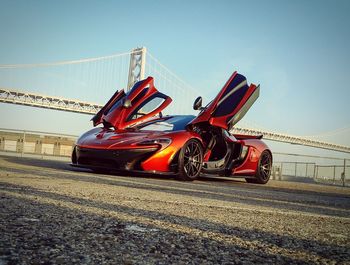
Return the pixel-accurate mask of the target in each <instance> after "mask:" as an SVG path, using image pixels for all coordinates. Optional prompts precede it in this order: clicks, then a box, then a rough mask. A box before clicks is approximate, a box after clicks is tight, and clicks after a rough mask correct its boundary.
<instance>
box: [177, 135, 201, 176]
mask: <svg viewBox="0 0 350 265" xmlns="http://www.w3.org/2000/svg"><path fill="white" fill-rule="evenodd" d="M202 163H203V147H202V145H201V143H200V142H199V141H197V140H195V139H190V140H189V141H187V142H186V143H185V144H184V146H183V147H182V148H181V150H180V153H179V162H178V173H179V174H178V178H179V179H180V180H185V181H192V180H194V179H196V178H197V177H198V176H199V174H200V172H201V170H202Z"/></svg>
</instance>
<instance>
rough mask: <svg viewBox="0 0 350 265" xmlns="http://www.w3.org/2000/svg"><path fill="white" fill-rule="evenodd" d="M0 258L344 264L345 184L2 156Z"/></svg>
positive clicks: (349, 211) (348, 193)
mask: <svg viewBox="0 0 350 265" xmlns="http://www.w3.org/2000/svg"><path fill="white" fill-rule="evenodd" d="M0 197H1V200H0V265H2V264H264V263H265V264H350V233H349V231H350V188H342V187H331V186H323V185H316V184H304V183H291V182H278V181H270V182H269V183H268V185H254V184H247V183H245V182H244V181H239V180H230V179H214V178H208V177H203V178H201V179H199V180H197V181H194V182H191V183H188V182H180V181H176V180H174V179H171V178H167V177H162V178H156V177H141V176H131V177H130V176H116V175H102V174H94V173H91V172H89V171H87V170H85V171H84V170H77V169H73V168H70V167H69V165H67V163H66V162H63V161H48V160H39V159H33V158H18V157H5V156H2V157H1V156H0Z"/></svg>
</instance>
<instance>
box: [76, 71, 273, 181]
mask: <svg viewBox="0 0 350 265" xmlns="http://www.w3.org/2000/svg"><path fill="white" fill-rule="evenodd" d="M259 90H260V88H259V86H256V85H254V84H250V85H249V84H248V83H247V80H246V78H245V77H244V76H243V75H241V74H239V73H237V72H234V73H233V74H232V75H231V77H230V78H229V80H228V81H227V82H226V84H225V85H224V86H223V88H222V89H221V91H220V92H219V94H218V95H217V96H216V97H215V98H214V99H213V100H212V101H211V102H210V103H209V104H207V105H206V106H205V107H203V106H202V98H201V97H198V98H197V99H196V100H195V102H194V104H193V108H194V109H195V110H197V111H198V112H199V114H198V115H197V116H193V115H167V116H163V115H162V111H163V110H164V109H165V108H166V107H167V106H168V105H169V104H170V103H171V102H172V99H171V98H170V97H169V96H167V95H165V94H163V93H161V92H159V91H158V90H157V89H156V88H155V86H154V80H153V78H152V77H148V78H147V79H144V80H142V81H139V82H137V83H136V84H135V85H134V86H133V87H132V88H131V89H130V90H129V91H128V92H125V91H124V90H121V91H117V92H116V93H115V94H114V95H113V96H112V97H111V99H110V100H109V101H108V102H107V103H106V105H105V106H104V107H103V108H101V110H100V111H99V112H98V113H97V114H96V115H95V116H94V117H93V118H92V121H93V125H94V127H95V128H93V129H92V130H90V131H88V132H86V133H84V134H83V135H81V136H80V137H79V139H78V140H77V142H76V145H75V147H74V149H73V153H72V165H73V166H77V167H85V168H89V169H92V170H94V171H96V172H100V171H129V172H143V173H152V174H161V175H176V176H177V177H178V178H179V179H181V180H194V179H196V178H197V177H198V176H199V175H200V174H201V173H203V174H213V175H216V176H226V177H228V176H232V177H234V176H236V177H244V178H245V179H246V181H247V182H249V183H260V184H265V183H267V182H268V180H269V178H270V172H271V166H272V153H271V151H270V149H269V148H268V146H267V145H266V144H265V143H264V142H263V141H262V140H261V138H262V136H261V135H260V136H251V135H239V134H231V133H230V131H232V129H233V126H234V125H235V124H236V123H237V122H238V121H240V120H241V119H242V117H243V116H244V115H245V114H246V112H247V111H248V110H249V108H250V107H251V106H252V104H253V103H254V102H255V101H256V99H257V98H258V97H259Z"/></svg>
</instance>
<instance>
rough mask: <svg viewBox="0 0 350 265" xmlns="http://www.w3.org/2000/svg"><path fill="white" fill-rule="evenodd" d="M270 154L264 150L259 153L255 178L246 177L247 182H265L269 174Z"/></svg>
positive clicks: (270, 165)
mask: <svg viewBox="0 0 350 265" xmlns="http://www.w3.org/2000/svg"><path fill="white" fill-rule="evenodd" d="M271 168H272V155H271V153H270V152H269V151H267V150H265V151H263V152H262V153H261V155H260V159H259V163H258V168H257V170H256V173H255V178H246V181H247V182H248V183H258V184H266V183H267V182H268V181H269V179H270V175H271Z"/></svg>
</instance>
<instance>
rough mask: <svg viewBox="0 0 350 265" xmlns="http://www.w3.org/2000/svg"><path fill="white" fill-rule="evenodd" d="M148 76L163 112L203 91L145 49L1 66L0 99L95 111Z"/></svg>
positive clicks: (269, 135)
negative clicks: (164, 100)
mask: <svg viewBox="0 0 350 265" xmlns="http://www.w3.org/2000/svg"><path fill="white" fill-rule="evenodd" d="M140 53H141V56H140ZM146 62H147V63H146ZM136 66H139V68H140V69H136V68H137V67H136ZM140 66H141V67H140ZM131 74H132V75H133V78H134V79H132V80H131V79H130V76H131ZM144 75H146V76H153V77H154V80H155V86H156V87H157V88H158V90H159V91H161V92H163V93H165V94H167V95H169V96H171V97H172V98H173V100H174V103H173V104H171V105H170V106H169V108H167V110H166V112H165V114H189V113H194V112H193V110H192V108H191V106H192V103H193V101H194V99H195V98H196V97H197V96H198V95H200V93H199V91H198V90H197V89H195V88H194V87H192V86H191V85H189V84H188V83H186V82H185V81H183V80H182V79H181V78H180V77H179V76H178V75H176V74H175V73H174V72H172V71H171V70H170V69H169V68H168V67H166V66H165V65H164V64H162V63H161V62H160V61H159V60H158V59H157V58H156V57H154V56H153V55H152V54H151V53H149V52H148V53H146V49H145V48H137V49H133V50H132V51H130V52H123V53H116V54H112V55H109V56H102V57H95V58H87V59H79V60H71V61H58V62H51V63H34V64H7V65H0V102H6V103H13V104H22V105H29V106H35V107H41V108H51V109H57V110H64V111H73V112H79V113H87V114H93V113H96V111H97V110H98V109H99V108H101V105H102V104H103V103H104V102H106V101H107V100H108V99H109V97H110V96H111V95H112V94H113V93H114V92H115V91H116V90H120V89H122V88H125V89H128V88H129V86H130V84H133V82H135V81H137V80H139V79H142V78H144V77H145V76H144ZM130 81H132V82H130ZM62 96H63V97H62ZM72 99H75V100H72ZM90 102H95V103H90ZM194 114H195V113H194ZM344 130H346V129H344ZM235 133H246V134H253V135H255V134H263V135H264V137H265V138H266V139H270V140H274V141H281V142H287V143H293V144H301V145H308V146H313V147H319V148H325V149H331V150H336V151H341V152H347V153H350V147H347V146H342V145H336V144H331V143H327V142H321V141H317V140H312V139H307V138H306V137H297V136H290V135H285V134H279V133H275V132H269V131H267V130H265V129H263V128H260V129H248V128H235ZM330 133H331V132H330ZM333 133H334V131H333Z"/></svg>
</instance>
